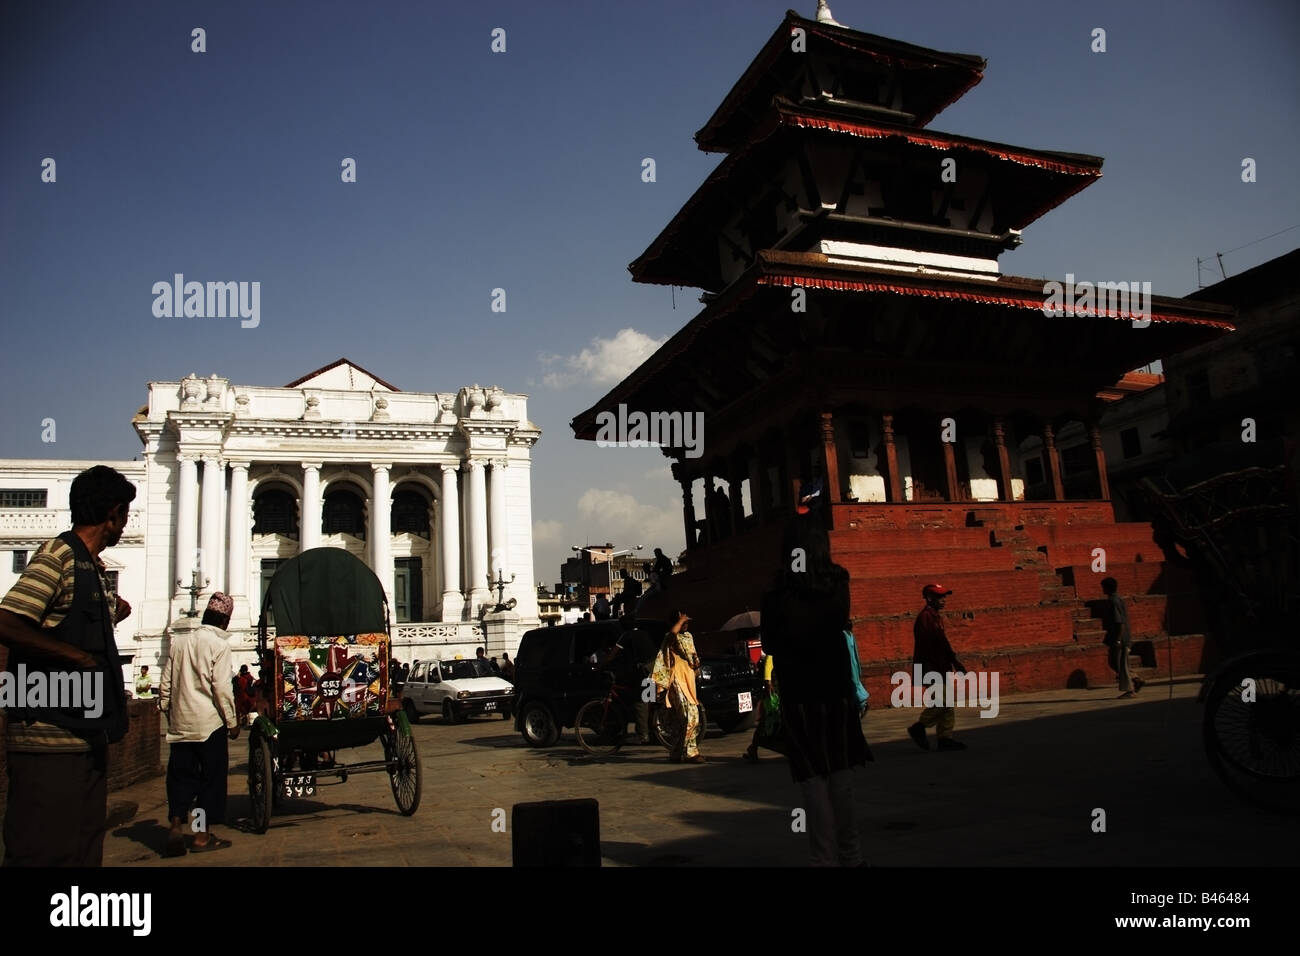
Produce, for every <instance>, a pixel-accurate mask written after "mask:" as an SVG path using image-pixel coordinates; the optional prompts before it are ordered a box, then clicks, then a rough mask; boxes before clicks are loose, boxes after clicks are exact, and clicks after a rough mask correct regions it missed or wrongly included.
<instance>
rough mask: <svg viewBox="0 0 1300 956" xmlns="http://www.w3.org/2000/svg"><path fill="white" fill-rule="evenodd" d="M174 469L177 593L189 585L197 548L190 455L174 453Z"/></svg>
mask: <svg viewBox="0 0 1300 956" xmlns="http://www.w3.org/2000/svg"><path fill="white" fill-rule="evenodd" d="M176 472H177V481H176V565H175V567H176V573H175V575H173V577H172V585H173V587H175V588H176V589H177V591H176V593H177V594H178V595H179V594H180V593H181V592H180V588H187V587H189V586H190V581H191V574H190V572H191V571H193V570H194V566H195V554H194V552H195V551H196V550H197V548H198V543H197V542H198V510H197V509H198V498H199V479H198V471H197V469H196V467H195V463H194V458H193V456H191V455H182V454H180V453H177V455H176ZM177 582H179V584H178V583H177Z"/></svg>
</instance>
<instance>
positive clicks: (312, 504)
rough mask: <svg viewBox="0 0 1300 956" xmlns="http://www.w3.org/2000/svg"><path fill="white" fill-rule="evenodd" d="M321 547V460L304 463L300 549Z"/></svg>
mask: <svg viewBox="0 0 1300 956" xmlns="http://www.w3.org/2000/svg"><path fill="white" fill-rule="evenodd" d="M319 547H320V462H315V463H310V462H303V463H302V518H301V525H300V527H299V528H298V550H299V551H300V552H301V551H307V550H310V549H311V548H319Z"/></svg>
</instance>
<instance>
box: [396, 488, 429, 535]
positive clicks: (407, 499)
mask: <svg viewBox="0 0 1300 956" xmlns="http://www.w3.org/2000/svg"><path fill="white" fill-rule="evenodd" d="M392 530H393V534H401V533H402V532H404V531H405V532H408V533H409V534H418V535H420V536H421V537H424V538H427V537H429V499H428V498H426V497H425V496H424V495H422V494H420V492H418V491H413V490H411V489H408V488H401V489H399V490H398V491H396V492H394V494H393V513H392Z"/></svg>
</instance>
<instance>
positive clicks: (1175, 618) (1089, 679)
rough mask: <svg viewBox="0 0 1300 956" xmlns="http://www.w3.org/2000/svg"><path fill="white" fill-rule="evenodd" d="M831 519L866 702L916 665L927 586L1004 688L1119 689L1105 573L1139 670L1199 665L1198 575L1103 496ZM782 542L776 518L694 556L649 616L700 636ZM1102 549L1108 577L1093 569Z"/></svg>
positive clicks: (909, 506) (963, 648)
mask: <svg viewBox="0 0 1300 956" xmlns="http://www.w3.org/2000/svg"><path fill="white" fill-rule="evenodd" d="M833 518H834V530H833V531H831V549H832V554H833V555H834V559H835V561H836V562H838V563H839V564H841V565H843V566H844V567H845V568H846V569H847V570H848V572H849V575H850V578H851V585H850V588H851V591H850V594H851V601H852V614H853V630H854V635H855V637H856V638H857V641H858V649H859V657H860V659H861V661H862V667H863V679H864V682H865V683H866V684H867V688H868V690H870V691H871V694H872V697H873V698H876V699H879V700H888V699H889V694H890V691H891V689H892V685H891V684H890V681H889V677H890V675H891V674H893V673H895V672H897V671H899V670H907V671H909V672H910V670H911V657H912V644H913V639H912V624H913V622H914V621H915V619H916V615H917V613H918V612H919V611H920V609H921V607H922V606H923V601H922V598H921V588H922V587H924V586H925V585H926V584H929V583H931V582H932V581H938V582H940V583H942V584H943V585H944V586H945V587H949V588H952V590H953V596H952V597H951V598H950V599H949V601H948V606H947V608H946V609H945V611H944V617H945V626H946V629H947V631H948V636H949V639H950V640H951V642H952V645H953V647H954V649H955V650H956V651H957V654H958V656H959V657H960V658H961V659H962V661H963V663H965V664H966V666H967V667H969V668H971V669H979V670H988V671H997V672H998V674H999V682H1000V687H999V691H1000V692H1010V691H1012V690H1049V689H1056V688H1066V687H1081V686H1093V687H1106V686H1114V680H1115V675H1114V672H1113V671H1111V669H1110V666H1109V663H1108V660H1107V650H1106V647H1105V645H1103V643H1102V637H1103V629H1102V608H1103V603H1102V602H1103V595H1102V592H1101V579H1102V578H1104V577H1106V576H1108V575H1109V576H1111V577H1114V578H1115V579H1116V580H1117V581H1118V582H1119V586H1120V594H1121V596H1122V597H1123V598H1124V601H1125V603H1126V605H1127V606H1128V609H1129V618H1130V628H1131V630H1132V632H1133V636H1134V640H1135V643H1134V654H1133V658H1132V659H1131V663H1132V664H1133V665H1134V672H1135V673H1145V672H1148V671H1150V672H1152V673H1153V675H1154V674H1155V673H1158V674H1159V675H1162V676H1163V675H1168V674H1169V673H1170V672H1171V669H1172V672H1173V673H1176V674H1188V673H1198V672H1200V671H1202V670H1203V669H1204V660H1203V655H1204V644H1205V640H1204V637H1203V636H1202V635H1203V633H1204V630H1205V625H1204V616H1203V613H1202V612H1201V611H1200V607H1199V602H1198V600H1197V595H1196V587H1195V583H1194V582H1193V581H1191V580H1190V579H1189V578H1188V577H1187V575H1186V572H1182V571H1180V570H1179V569H1176V568H1170V567H1166V566H1165V565H1164V564H1163V561H1162V559H1163V554H1162V553H1161V552H1160V550H1159V548H1157V547H1156V545H1155V544H1154V543H1153V542H1152V540H1151V527H1150V525H1147V524H1143V523H1124V524H1117V523H1116V522H1115V520H1114V513H1113V511H1112V510H1111V507H1110V505H1109V503H1107V502H1016V503H1014V504H1004V503H998V504H996V505H987V506H982V505H980V504H975V503H971V504H964V505H962V504H947V503H937V504H929V503H921V502H908V503H900V504H890V505H879V504H842V505H836V506H834V511H833ZM779 544H780V526H779V525H777V524H775V523H774V524H771V525H767V526H763V527H760V528H756V529H753V530H751V531H748V532H747V533H745V534H744V535H741V536H738V537H735V538H732V539H729V540H726V541H723V542H720V543H719V544H717V545H713V546H710V547H708V548H701V549H697V550H694V551H692V552H689V553H688V556H687V562H686V563H687V567H686V568H685V569H684V571H683V572H682V573H681V574H680V575H674V576H673V579H672V586H671V590H670V592H669V593H668V594H666V595H663V596H662V597H659V598H656V599H652V600H651V601H650V602H647V607H646V608H645V609H644V610H643V614H644V615H645V616H647V617H653V616H655V615H656V614H658V615H659V616H661V617H662V616H666V615H667V613H668V610H669V608H672V607H678V608H684V609H686V610H688V611H689V612H690V613H691V614H692V616H693V617H694V618H695V624H694V627H695V629H696V632H697V633H705V632H708V631H711V630H715V629H717V628H719V627H721V626H722V623H723V622H724V621H725V620H726V619H727V618H728V617H730V616H732V615H733V614H737V613H739V612H741V611H744V610H747V609H752V610H757V609H758V608H759V607H760V606H761V599H762V593H763V591H764V590H765V589H766V588H767V587H768V586H769V585H770V583H771V580H772V574H773V571H774V570H775V568H776V561H777V557H778V552H779ZM1098 547H1100V548H1104V549H1105V551H1106V572H1105V573H1104V574H1103V573H1097V572H1094V571H1093V570H1092V562H1093V554H1092V552H1093V549H1094V548H1098ZM1170 635H1174V636H1173V637H1171V636H1170Z"/></svg>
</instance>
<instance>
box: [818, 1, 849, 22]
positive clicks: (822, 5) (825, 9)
mask: <svg viewBox="0 0 1300 956" xmlns="http://www.w3.org/2000/svg"><path fill="white" fill-rule="evenodd" d="M817 22H818V23H829V24H830V25H831V26H833V27H842V26H844V24H842V23H840V22H839V21H838V20H836V19H835V18H834V17H833V16H831V8H830V6H829V4H827V3H826V0H817Z"/></svg>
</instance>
